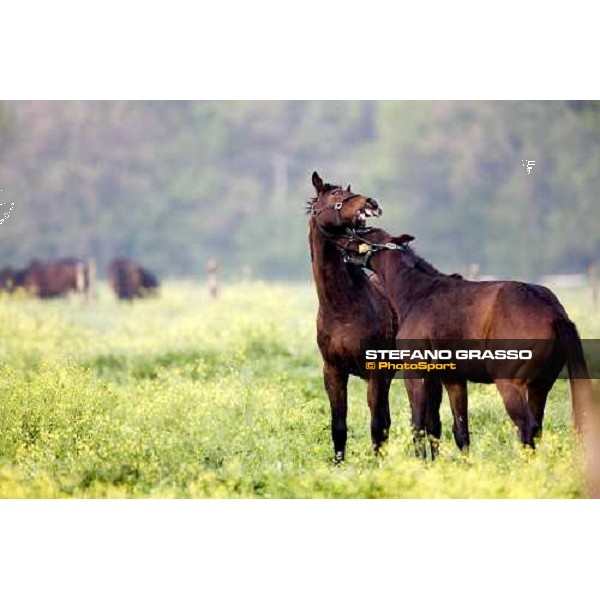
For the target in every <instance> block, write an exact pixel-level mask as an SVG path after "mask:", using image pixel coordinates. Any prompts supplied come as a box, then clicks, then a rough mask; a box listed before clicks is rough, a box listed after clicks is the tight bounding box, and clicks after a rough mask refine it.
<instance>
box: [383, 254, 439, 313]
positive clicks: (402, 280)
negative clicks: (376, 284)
mask: <svg viewBox="0 0 600 600" xmlns="http://www.w3.org/2000/svg"><path fill="white" fill-rule="evenodd" d="M371 264H372V265H373V269H374V270H375V272H376V273H377V275H378V276H379V278H380V279H381V281H382V283H383V287H384V289H385V293H386V295H387V296H388V298H389V300H390V302H391V303H392V305H393V307H394V309H395V311H396V314H397V315H398V318H399V320H400V323H402V321H403V320H404V318H405V317H406V315H407V314H408V313H409V311H410V309H411V308H412V307H413V306H414V305H415V304H416V303H417V302H419V300H421V299H423V298H425V297H427V296H428V295H429V293H430V291H431V289H432V287H433V286H434V285H435V281H436V278H435V277H432V276H431V275H428V274H427V273H423V272H422V271H420V270H419V269H415V268H413V267H409V266H408V265H407V264H406V263H405V262H404V258H403V257H402V255H401V254H400V253H399V252H378V253H377V254H375V255H374V256H373V258H372V259H371Z"/></svg>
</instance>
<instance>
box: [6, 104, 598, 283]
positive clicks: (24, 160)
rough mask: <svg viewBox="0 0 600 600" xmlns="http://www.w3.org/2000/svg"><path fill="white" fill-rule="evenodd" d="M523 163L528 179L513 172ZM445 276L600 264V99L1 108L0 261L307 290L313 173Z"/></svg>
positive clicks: (522, 272) (533, 271)
mask: <svg viewBox="0 0 600 600" xmlns="http://www.w3.org/2000/svg"><path fill="white" fill-rule="evenodd" d="M528 160H535V166H534V167H533V170H532V172H531V173H530V174H528V173H527V171H526V168H525V166H524V165H523V161H525V164H526V163H527V161H528ZM314 169H316V170H318V171H319V172H320V173H321V175H322V176H323V177H324V178H325V179H326V180H332V181H335V182H339V183H344V184H345V183H348V182H350V183H352V184H353V185H354V188H355V189H356V190H358V191H364V192H365V193H368V194H369V195H371V196H373V197H375V198H377V199H379V200H381V201H382V203H383V208H384V216H383V218H382V219H381V223H380V224H381V226H383V227H386V228H387V229H389V230H390V231H393V232H395V233H402V232H409V233H412V234H413V235H415V236H416V237H417V242H416V247H417V249H418V250H419V251H420V252H421V253H423V254H424V255H426V256H427V257H428V258H429V259H431V260H432V261H433V262H435V263H436V264H438V265H439V266H440V267H442V268H445V269H448V270H452V271H456V270H460V269H461V268H462V266H463V265H464V264H466V263H471V262H478V263H480V264H481V268H482V270H483V271H484V272H488V273H490V272H491V273H494V274H496V275H499V276H519V277H535V276H537V275H540V274H542V273H548V272H559V271H560V272H569V271H572V272H574V271H582V270H584V269H585V268H586V267H587V265H588V263H589V261H590V260H594V259H600V202H599V201H598V194H599V193H600V103H598V102H404V101H403V102H374V101H364V102H299V101H298V102H296V101H293V102H292V101H290V102H187V101H186V102H180V101H177V102H139V101H135V102H125V101H118V102H83V101H77V102H3V103H0V189H2V190H3V191H2V192H1V193H0V201H1V202H7V203H10V202H14V203H15V206H14V209H13V211H12V213H11V216H10V218H9V219H7V220H6V221H5V222H4V223H3V224H2V225H0V255H1V256H0V266H1V264H14V265H21V264H25V263H26V262H28V261H29V260H31V259H32V258H34V257H38V258H55V257H61V256H73V255H76V256H81V257H94V258H95V259H96V260H97V262H98V265H99V268H100V273H101V274H102V273H103V269H104V268H105V266H106V264H107V263H108V262H109V261H110V260H111V259H112V258H113V257H114V256H116V255H125V256H128V257H131V258H133V259H135V260H139V261H141V262H142V263H144V264H146V265H147V266H149V267H151V268H154V269H156V271H157V272H158V274H159V275H161V276H162V277H168V276H180V275H191V276H199V275H202V274H203V272H204V265H205V262H206V260H207V259H208V258H209V257H211V256H214V257H216V258H217V259H218V260H219V261H220V264H221V269H222V272H223V273H224V275H225V276H226V277H241V276H258V277H265V278H274V279H297V278H308V277H309V258H308V248H307V239H306V235H307V217H306V215H305V214H304V212H303V208H304V203H305V200H306V199H307V198H308V197H309V196H311V195H312V189H311V185H310V175H311V173H312V171H313V170H314Z"/></svg>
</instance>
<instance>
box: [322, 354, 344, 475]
mask: <svg viewBox="0 0 600 600" xmlns="http://www.w3.org/2000/svg"><path fill="white" fill-rule="evenodd" d="M323 381H324V383H325V390H326V391H327V395H328V396H329V403H330V405H331V437H332V439H333V450H334V452H335V461H336V462H338V463H339V462H342V461H343V460H344V456H345V452H346V439H347V437H348V429H347V426H346V416H347V414H348V373H347V372H345V371H342V370H341V369H339V368H338V367H335V366H333V365H330V364H327V363H325V364H324V365H323Z"/></svg>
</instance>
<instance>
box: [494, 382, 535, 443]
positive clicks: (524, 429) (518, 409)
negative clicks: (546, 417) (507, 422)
mask: <svg viewBox="0 0 600 600" xmlns="http://www.w3.org/2000/svg"><path fill="white" fill-rule="evenodd" d="M496 386H497V387H498V390H499V391H500V394H502V399H503V400H504V406H505V407H506V412H507V413H508V416H509V417H510V418H511V419H512V421H513V423H514V424H515V425H516V426H517V429H518V430H519V438H520V439H521V442H522V443H523V444H524V445H525V446H530V447H531V448H535V437H536V435H537V433H538V431H539V425H538V423H537V421H536V420H535V417H534V416H533V413H532V412H531V409H530V408H529V404H528V403H527V397H526V393H525V391H526V388H525V383H517V382H515V381H514V380H511V379H498V380H496Z"/></svg>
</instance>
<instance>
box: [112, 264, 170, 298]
mask: <svg viewBox="0 0 600 600" xmlns="http://www.w3.org/2000/svg"><path fill="white" fill-rule="evenodd" d="M108 276H109V281H110V286H111V287H112V289H113V291H114V293H115V295H116V296H117V298H119V300H133V299H134V298H147V297H149V296H153V295H155V294H156V293H157V291H158V288H159V287H160V283H159V281H158V278H157V277H156V275H155V274H154V273H152V272H151V271H149V270H148V269H145V268H144V267H142V266H140V265H138V264H137V263H135V262H133V261H132V260H129V259H128V258H115V259H114V260H113V261H112V262H111V263H110V265H109V266H108Z"/></svg>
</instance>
